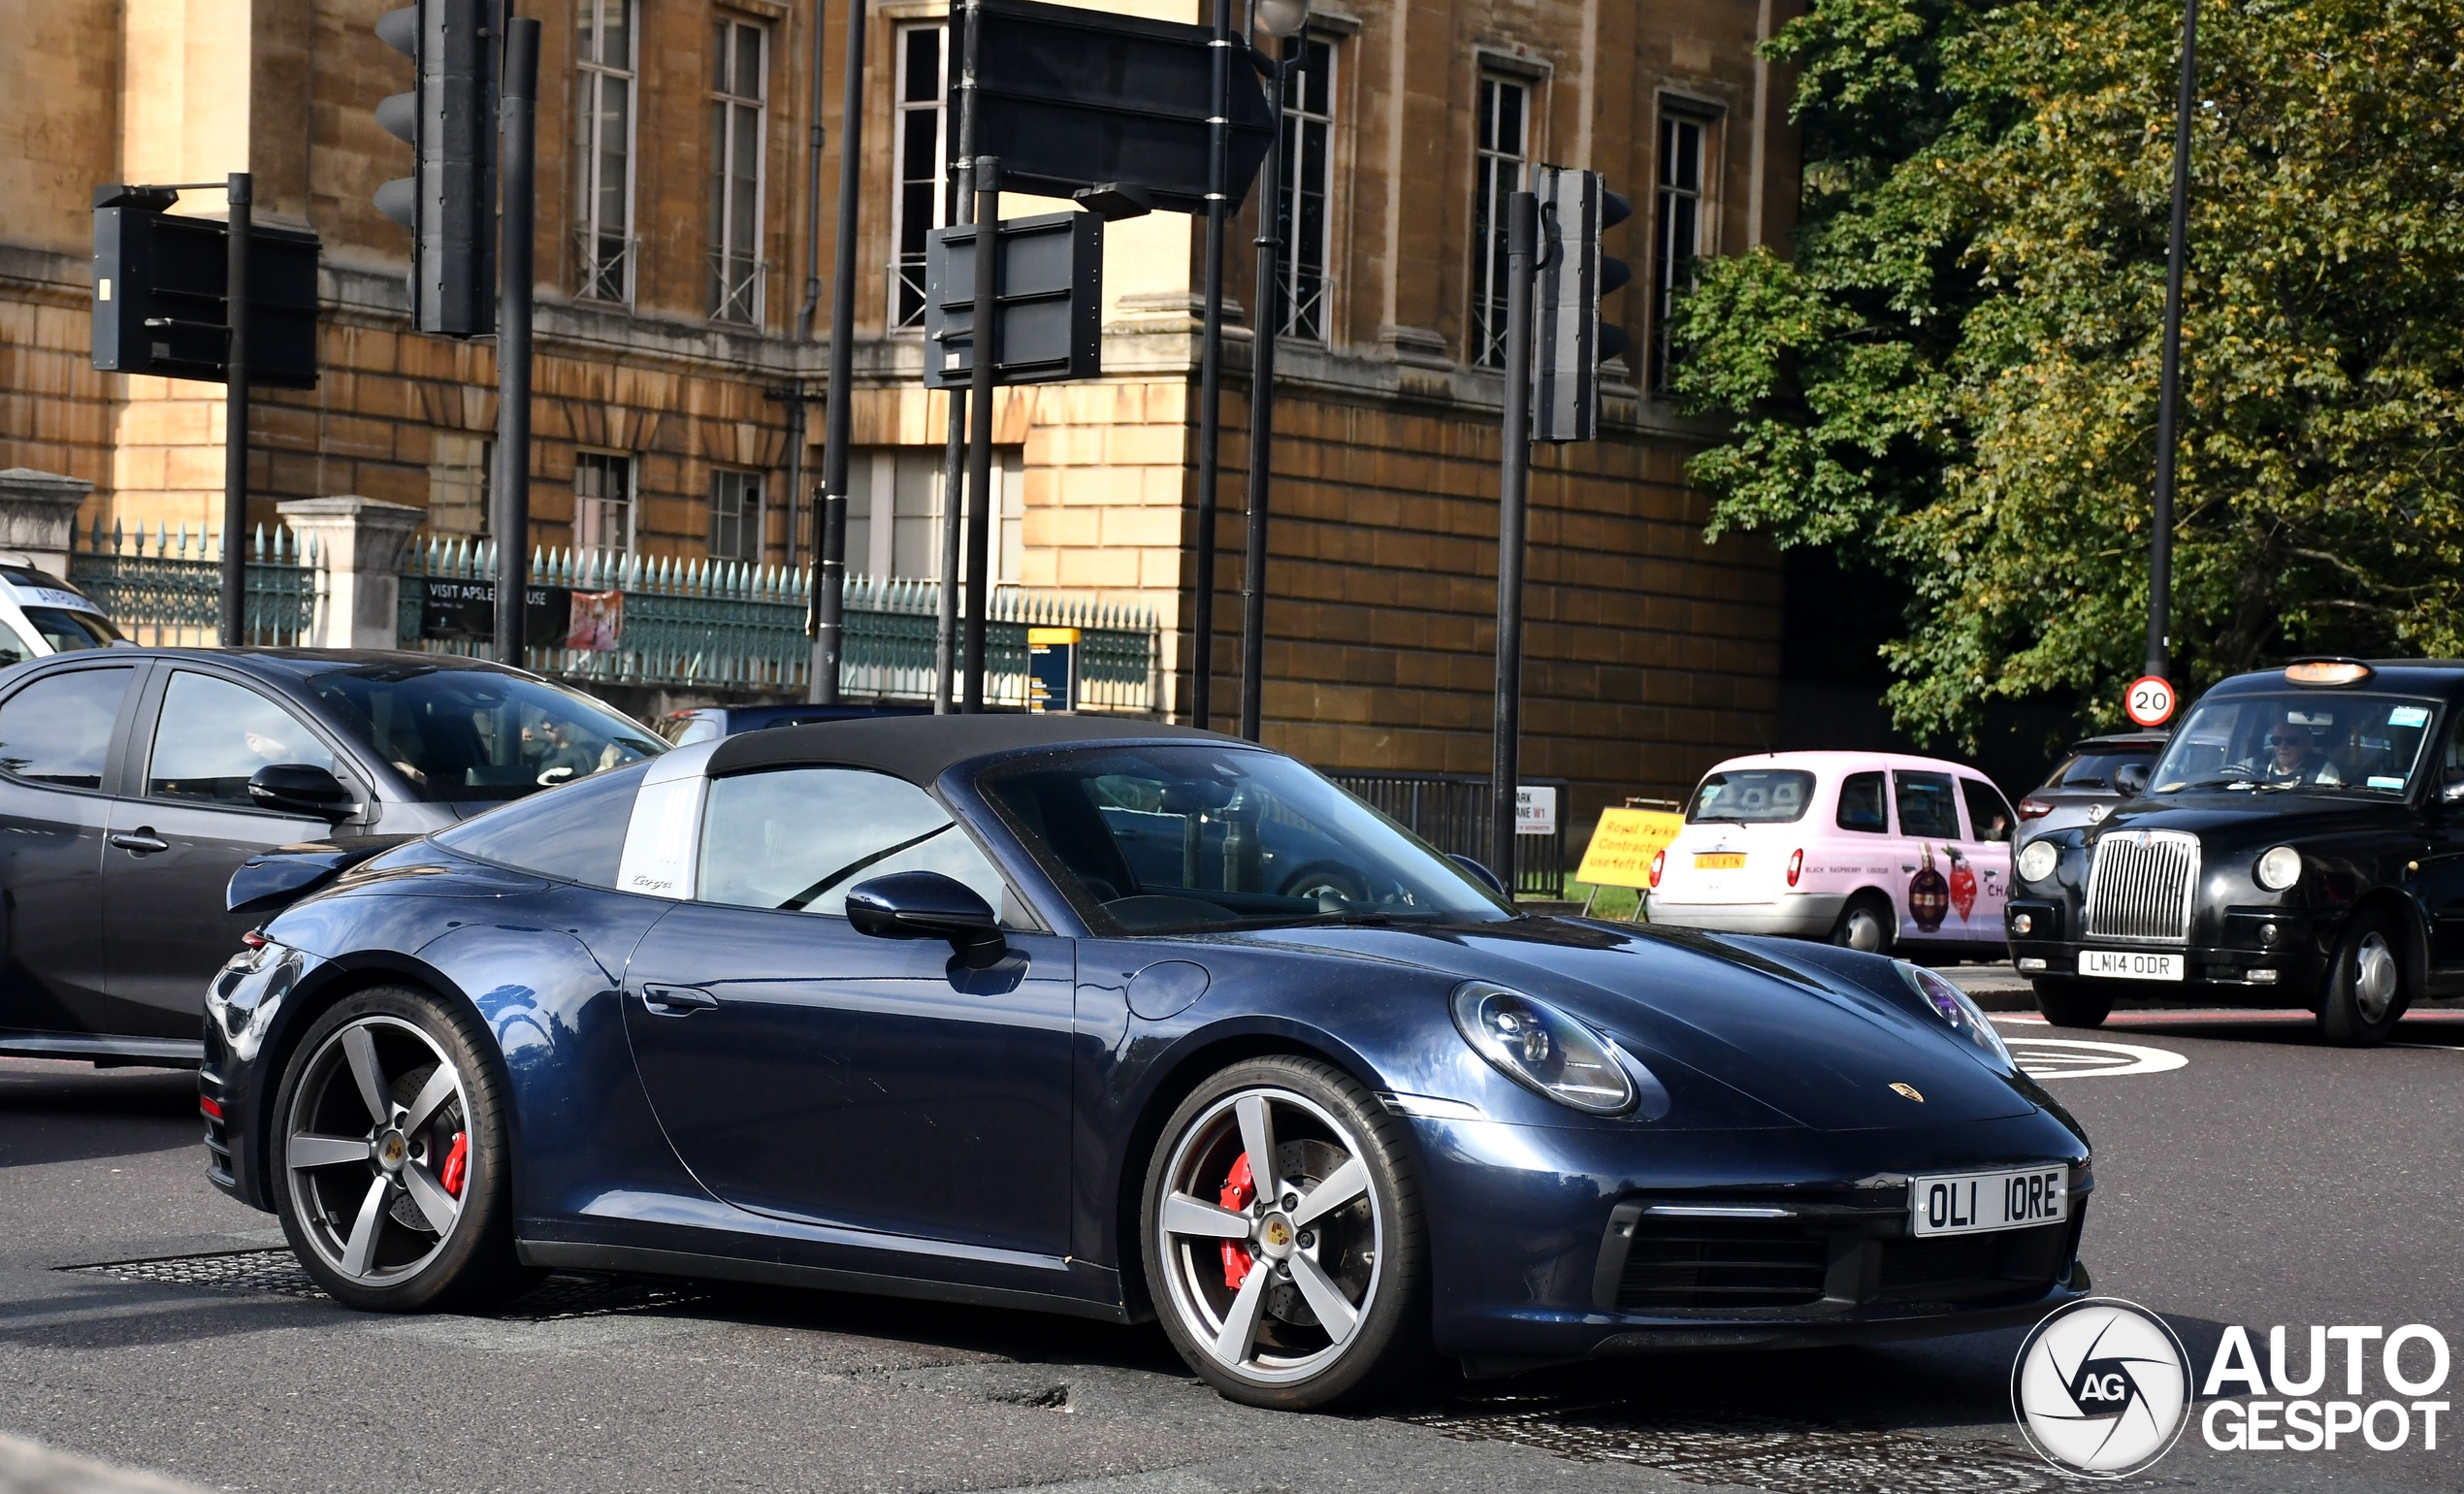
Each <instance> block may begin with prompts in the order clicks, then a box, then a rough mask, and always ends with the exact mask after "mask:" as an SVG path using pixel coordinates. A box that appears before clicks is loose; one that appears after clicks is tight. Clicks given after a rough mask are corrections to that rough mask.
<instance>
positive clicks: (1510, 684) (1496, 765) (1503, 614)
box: [1489, 192, 1540, 897]
mask: <svg viewBox="0 0 2464 1494" xmlns="http://www.w3.org/2000/svg"><path fill="white" fill-rule="evenodd" d="M1539 240H1540V199H1539V198H1537V197H1535V196H1533V195H1532V194H1531V193H1529V192H1516V193H1514V194H1513V195H1511V196H1510V197H1508V198H1507V200H1506V422H1505V433H1504V435H1505V441H1504V449H1503V451H1502V452H1501V457H1500V463H1499V471H1498V485H1497V721H1496V731H1497V735H1496V742H1495V746H1494V749H1493V752H1492V756H1491V762H1490V768H1489V846H1490V852H1489V869H1490V870H1492V871H1494V872H1496V873H1497V877H1498V880H1499V881H1501V882H1503V883H1505V884H1506V892H1507V895H1508V897H1511V896H1513V894H1514V885H1515V884H1514V785H1515V779H1516V776H1517V771H1518V766H1519V765H1518V764H1517V763H1516V762H1515V756H1516V753H1517V750H1518V749H1519V747H1520V745H1521V740H1522V731H1523V534H1524V500H1525V499H1526V498H1527V497H1528V496H1529V493H1530V488H1531V479H1532V271H1533V260H1534V257H1535V254H1536V251H1537V249H1538V247H1539Z"/></svg>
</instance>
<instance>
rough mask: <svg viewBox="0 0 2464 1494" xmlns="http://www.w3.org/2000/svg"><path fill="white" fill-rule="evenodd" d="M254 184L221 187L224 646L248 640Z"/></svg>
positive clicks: (242, 175)
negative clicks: (227, 208)
mask: <svg viewBox="0 0 2464 1494" xmlns="http://www.w3.org/2000/svg"><path fill="white" fill-rule="evenodd" d="M251 188H252V182H251V180H250V178H249V176H248V174H247V173H246V172H243V171H235V172H233V173H232V174H231V176H230V179H229V180H228V181H227V182H226V183H225V184H224V187H223V190H224V192H225V193H226V194H227V200H228V201H229V203H230V205H231V217H230V223H229V225H228V229H227V231H226V232H225V234H224V236H223V243H224V245H225V247H224V249H223V273H224V279H223V321H224V324H225V325H226V326H228V327H229V328H230V329H231V330H230V333H229V335H228V336H227V337H226V338H225V340H224V342H223V366H224V368H225V369H226V370H227V371H228V372H227V373H226V374H225V375H224V382H225V385H226V387H227V396H226V398H227V403H226V404H225V405H224V406H223V432H222V606H221V609H220V610H221V614H222V617H221V622H222V630H221V631H222V646H223V647H224V648H238V647H239V646H240V645H241V644H243V643H244V642H246V641H247V606H248V551H247V542H248V227H249V218H250V216H251V208H252V201H251V200H252V198H253V197H254V193H253V191H252V190H251Z"/></svg>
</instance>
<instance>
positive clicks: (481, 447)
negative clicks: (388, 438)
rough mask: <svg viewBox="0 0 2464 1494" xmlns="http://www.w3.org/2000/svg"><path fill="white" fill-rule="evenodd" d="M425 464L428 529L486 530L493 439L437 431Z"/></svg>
mask: <svg viewBox="0 0 2464 1494" xmlns="http://www.w3.org/2000/svg"><path fill="white" fill-rule="evenodd" d="M431 455H432V456H433V458H434V460H432V461H431V462H430V463H429V464H428V533H430V534H432V535H474V536H475V535H484V534H486V533H487V532H488V494H489V491H490V483H489V473H488V464H489V463H490V462H491V461H492V460H493V459H494V458H495V455H496V442H495V441H492V440H490V439H489V438H486V437H484V436H471V435H469V434H466V433H464V432H461V431H439V432H438V433H437V436H436V445H435V446H434V448H433V450H432V453H431Z"/></svg>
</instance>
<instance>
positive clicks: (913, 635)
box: [401, 537, 1162, 712]
mask: <svg viewBox="0 0 2464 1494" xmlns="http://www.w3.org/2000/svg"><path fill="white" fill-rule="evenodd" d="M495 566H496V558H495V547H494V546H493V545H491V544H488V543H487V542H485V541H475V542H474V541H471V540H468V539H452V538H434V537H431V538H424V539H421V540H419V541H416V542H415V543H414V544H413V546H412V551H411V555H410V557H409V560H408V561H407V563H406V564H405V568H404V574H403V588H402V615H401V636H402V640H403V646H404V647H405V648H421V649H427V650H429V651H431V652H438V653H458V654H475V655H479V656H481V657H488V656H492V655H493V653H494V648H493V646H492V645H491V644H490V643H488V642H487V641H485V640H471V639H455V638H422V637H421V636H420V633H421V631H422V630H421V619H422V614H423V612H424V611H425V608H426V604H427V583H428V581H429V580H430V579H431V578H438V579H452V580H484V579H487V578H488V577H490V576H492V575H493V574H494V573H495ZM811 576H812V572H811V571H810V570H809V569H802V568H796V569H790V568H784V567H777V566H755V565H749V564H740V563H732V562H725V561H719V562H713V561H699V560H677V559H672V558H666V559H663V558H657V557H646V556H632V555H620V554H616V553H613V552H609V551H587V550H586V551H573V550H540V551H537V552H535V553H534V555H533V556H532V560H531V578H532V583H533V584H534V585H535V586H549V587H565V588H569V589H570V590H572V591H574V592H578V593H603V592H621V593H622V594H623V596H624V601H623V610H622V618H623V622H622V626H621V629H620V631H619V633H618V635H617V639H616V647H615V648H613V649H610V650H603V651H593V650H585V649H570V648H565V647H561V646H558V645H557V644H553V643H543V642H542V641H541V640H538V639H533V640H531V641H530V646H529V647H528V648H527V649H526V650H525V653H526V656H527V658H526V663H527V664H528V666H529V667H531V668H534V669H536V670H538V671H540V672H541V673H547V674H555V675H559V676H562V677H564V678H567V679H572V680H576V681H583V682H600V683H622V684H646V685H692V686H702V687H709V688H716V689H722V690H726V689H738V690H741V689H769V690H783V691H800V690H802V689H803V688H804V686H805V681H806V679H807V678H808V677H809V675H810V672H811V662H812V640H811V639H810V638H809V637H808V636H806V634H805V632H804V613H805V598H806V596H807V594H808V592H809V590H810V588H811ZM939 606H940V587H939V585H938V583H935V582H931V581H902V580H886V579H876V578H873V577H870V576H850V577H848V578H847V601H846V620H847V634H846V642H845V645H844V652H843V654H842V662H841V666H840V674H839V685H840V689H841V690H843V691H844V692H845V693H846V694H848V695H851V696H859V697H865V696H871V697H882V698H892V699H911V700H920V699H925V698H929V697H930V695H931V693H932V651H933V629H934V623H935V619H936V617H937V615H938V612H939ZM1029 628H1076V629H1078V630H1079V631H1080V644H1079V706H1080V708H1081V709H1084V710H1099V711H1134V712H1156V711H1160V710H1161V709H1162V673H1161V667H1160V666H1161V648H1160V638H1161V632H1160V629H1159V628H1158V626H1157V624H1156V621H1155V619H1154V616H1153V614H1152V613H1151V612H1148V611H1146V610H1144V609H1141V608H1131V607H1124V606H1119V605H1114V604H1110V603H1104V602H1098V601H1090V600H1088V599H1086V598H1079V597H1067V596H1061V595H1057V594H1054V593H1049V592H1030V591H1027V590H1024V589H1023V588H1016V587H1010V588H1003V589H1000V590H997V591H995V592H994V593H993V596H992V609H991V617H990V619H989V627H988V629H987V632H986V638H985V650H986V660H985V666H986V667H985V690H986V695H987V698H988V699H989V702H990V703H993V704H999V705H1014V706H1023V705H1024V704H1025V703H1026V698H1027V630H1028V629H1029Z"/></svg>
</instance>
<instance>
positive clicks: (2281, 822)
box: [2095, 789, 2403, 839]
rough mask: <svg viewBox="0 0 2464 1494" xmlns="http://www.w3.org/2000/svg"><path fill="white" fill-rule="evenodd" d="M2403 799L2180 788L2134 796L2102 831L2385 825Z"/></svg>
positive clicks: (2270, 830) (2312, 830) (2278, 833)
mask: <svg viewBox="0 0 2464 1494" xmlns="http://www.w3.org/2000/svg"><path fill="white" fill-rule="evenodd" d="M2402 809H2403V805H2402V804H2401V803H2399V802H2397V801H2394V800H2387V801H2384V802H2376V801H2372V802H2356V801H2355V800H2352V799H2349V798H2339V797H2331V796H2326V795H2319V794H2303V793H2301V792H2300V791H2298V790H2290V789H2284V790H2277V791H2274V792H2270V793H2259V792H2256V791H2244V792H2242V793H2239V794H2231V793H2177V794H2167V795H2163V796H2150V797H2146V798H2134V799H2131V800H2129V801H2127V802H2126V803H2124V804H2123V805H2122V806H2121V807H2119V808H2117V809H2115V810H2114V812H2113V813H2111V814H2109V815H2107V816H2106V817H2105V820H2104V823H2103V824H2102V825H2099V826H2097V827H2096V828H2095V834H2097V835H2109V834H2111V833H2113V832H2114V831H2115V830H2120V829H2132V830H2187V831H2188V832H2189V833H2191V834H2194V835H2197V836H2199V837H2200V838H2201V839H2206V838H2208V837H2210V836H2216V837H2220V838H2227V839H2229V838H2232V837H2235V836H2238V835H2240V834H2243V833H2245V832H2247V833H2253V834H2260V835H2267V836H2273V837H2276V838H2279V839H2281V838H2284V837H2286V836H2289V835H2313V834H2332V833H2335V832H2337V831H2339V830H2345V829H2359V828H2364V827H2368V826H2374V825H2383V824H2384V823H2386V819H2387V817H2388V815H2389V814H2390V813H2400V812H2401V811H2402Z"/></svg>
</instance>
